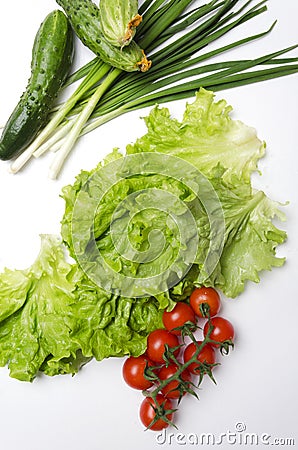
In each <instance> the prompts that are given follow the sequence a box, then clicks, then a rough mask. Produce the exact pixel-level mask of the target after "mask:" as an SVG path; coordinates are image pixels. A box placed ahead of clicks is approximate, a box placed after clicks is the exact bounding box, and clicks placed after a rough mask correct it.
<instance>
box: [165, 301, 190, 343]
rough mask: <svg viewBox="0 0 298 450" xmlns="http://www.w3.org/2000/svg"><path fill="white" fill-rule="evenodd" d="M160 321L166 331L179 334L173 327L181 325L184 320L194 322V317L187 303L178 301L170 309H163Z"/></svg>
mask: <svg viewBox="0 0 298 450" xmlns="http://www.w3.org/2000/svg"><path fill="white" fill-rule="evenodd" d="M162 321H163V324H164V326H165V327H166V329H167V330H168V331H171V332H172V333H173V334H176V335H177V336H179V335H180V334H181V331H180V330H174V329H173V328H177V327H181V326H182V325H184V324H185V323H186V322H193V323H196V318H195V313H194V311H193V309H192V308H191V307H190V306H189V305H188V304H187V303H183V302H178V303H177V304H176V305H175V307H174V309H172V311H169V312H168V311H164V313H163V315H162Z"/></svg>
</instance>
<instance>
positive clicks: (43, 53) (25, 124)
mask: <svg viewBox="0 0 298 450" xmlns="http://www.w3.org/2000/svg"><path fill="white" fill-rule="evenodd" d="M72 59H73V31H72V28H71V25H70V23H69V21H68V19H67V17H66V16H65V14H64V13H63V12H62V11H60V10H55V11H52V12H51V13H50V14H48V15H47V17H46V18H45V20H44V21H43V22H42V24H41V25H40V27H39V29H38V32H37V34H36V36H35V40H34V44H33V49H32V60H31V76H30V79H29V81H28V85H27V88H26V91H25V92H24V93H23V95H22V97H21V98H20V100H19V103H18V104H17V106H16V107H15V109H14V110H13V112H12V114H11V116H10V117H9V119H8V121H7V123H6V125H5V127H4V130H3V132H2V136H1V139H0V159H2V160H7V159H11V158H13V157H15V156H18V155H19V154H20V153H22V151H24V150H25V148H26V147H27V146H28V145H29V144H30V143H31V142H32V141H33V139H34V138H35V137H36V135H37V133H38V131H39V130H40V129H41V127H43V126H44V125H45V123H46V121H47V117H48V115H49V112H50V110H51V108H52V106H53V103H54V100H55V98H56V96H57V94H58V92H59V90H60V88H61V86H62V84H63V83H64V81H65V79H66V76H67V74H68V73H69V70H70V67H71V64H72Z"/></svg>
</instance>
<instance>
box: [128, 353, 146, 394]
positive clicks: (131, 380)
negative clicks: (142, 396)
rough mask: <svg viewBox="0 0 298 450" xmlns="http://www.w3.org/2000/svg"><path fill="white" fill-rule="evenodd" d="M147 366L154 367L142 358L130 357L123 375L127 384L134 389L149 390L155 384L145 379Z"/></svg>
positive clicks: (142, 356)
mask: <svg viewBox="0 0 298 450" xmlns="http://www.w3.org/2000/svg"><path fill="white" fill-rule="evenodd" d="M146 365H148V366H152V365H153V362H152V361H150V360H149V359H148V358H146V357H145V356H144V355H141V356H137V357H134V356H130V357H129V358H127V359H126V360H125V362H124V364H123V367H122V375H123V378H124V380H125V382H126V383H127V384H128V385H129V386H130V387H132V388H134V389H141V390H143V389H149V388H150V387H151V386H152V384H153V383H151V381H149V380H147V379H146V378H145V377H144V370H145V368H146Z"/></svg>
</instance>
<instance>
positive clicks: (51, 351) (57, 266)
mask: <svg viewBox="0 0 298 450" xmlns="http://www.w3.org/2000/svg"><path fill="white" fill-rule="evenodd" d="M70 268H71V266H70V265H69V264H68V263H67V262H66V261H65V259H64V254H63V249H62V248H61V242H60V240H59V239H58V238H56V237H54V236H47V235H42V236H41V251H40V254H39V256H38V258H37V259H36V261H35V263H34V264H33V265H32V266H31V267H30V268H29V269H28V270H25V271H23V273H22V276H23V277H24V279H25V280H27V282H26V283H24V284H23V289H22V290H20V291H19V295H22V298H21V299H20V300H19V302H18V308H16V307H15V308H14V312H13V313H12V314H11V315H10V316H7V317H6V318H4V320H2V321H1V322H0V365H2V366H3V365H5V364H6V363H8V365H9V369H10V375H11V376H12V377H15V378H18V379H20V380H24V381H31V380H32V379H33V378H34V377H35V375H36V373H37V372H38V370H39V369H40V367H41V365H42V364H44V362H45V361H48V362H49V363H50V361H61V360H63V359H64V358H70V357H75V356H76V350H77V349H76V347H75V346H74V345H73V342H72V340H71V338H70V331H71V330H72V328H73V326H74V322H73V319H72V317H71V304H72V303H73V302H74V301H75V297H74V295H73V294H72V291H73V290H74V284H73V283H72V282H70V281H69V280H68V279H67V274H68V273H69V271H70ZM16 275H18V276H19V277H20V272H16ZM4 279H7V272H4ZM1 280H3V276H1ZM1 285H3V283H1ZM1 285H0V289H1ZM0 292H1V294H2V295H1V297H0V298H2V297H3V291H2V289H1V291H0ZM5 293H6V295H7V299H6V301H7V302H11V304H12V305H16V303H15V299H14V287H13V285H10V289H9V288H7V286H6V289H5ZM1 309H2V301H1ZM11 312H12V311H11Z"/></svg>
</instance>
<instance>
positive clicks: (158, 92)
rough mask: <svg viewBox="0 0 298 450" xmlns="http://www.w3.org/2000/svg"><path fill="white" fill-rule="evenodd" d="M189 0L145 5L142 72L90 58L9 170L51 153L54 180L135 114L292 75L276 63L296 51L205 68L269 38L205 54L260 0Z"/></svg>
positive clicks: (293, 67) (292, 64) (256, 11)
mask: <svg viewBox="0 0 298 450" xmlns="http://www.w3.org/2000/svg"><path fill="white" fill-rule="evenodd" d="M192 3H197V2H193V0H168V1H166V0H145V2H144V3H143V4H142V5H141V6H140V8H139V14H141V15H142V17H143V20H142V22H141V24H140V25H139V26H138V27H137V31H136V35H135V40H136V42H137V43H138V44H139V45H140V47H142V48H144V49H145V51H146V54H148V57H149V58H150V60H151V61H152V67H151V68H150V70H149V71H148V72H145V73H140V72H125V71H122V70H120V69H117V68H113V67H112V66H110V65H109V64H107V63H104V62H103V61H101V60H100V58H99V57H95V58H94V59H93V60H92V61H90V62H88V63H87V64H86V65H84V66H83V67H81V68H80V69H79V70H78V71H76V72H75V73H73V74H72V75H71V76H70V77H69V78H68V80H67V81H66V83H65V87H66V86H70V85H71V84H72V83H74V82H77V81H79V80H81V83H80V85H79V86H78V88H77V89H76V90H75V91H74V92H73V94H72V95H71V96H70V98H69V99H68V100H67V101H66V102H65V103H63V104H62V105H60V106H58V107H57V108H56V110H55V111H53V113H52V116H51V119H50V121H49V123H48V124H47V126H46V127H45V128H44V129H43V130H42V131H41V133H40V134H39V135H38V136H37V138H36V139H35V141H34V142H33V143H32V144H31V145H30V146H29V147H28V148H27V149H26V150H25V152H24V153H22V154H21V155H20V156H19V157H18V158H17V159H16V160H15V161H14V162H13V163H12V165H11V172H13V173H15V172H17V171H19V170H20V169H21V168H22V167H23V166H24V165H25V164H26V163H27V161H28V160H29V159H30V158H31V157H32V156H34V157H38V156H40V155H42V154H43V153H44V152H46V151H48V150H51V151H53V152H55V155H54V159H53V162H52V164H51V167H50V173H49V176H50V177H51V178H53V179H55V178H56V177H57V176H58V175H59V173H60V171H61V169H62V167H63V164H64V162H65V161H66V159H67V156H68V155H69V153H70V152H71V150H72V148H73V147H74V145H75V143H76V141H77V139H78V138H79V137H80V136H82V135H84V134H86V133H88V132H90V131H92V130H94V129H95V128H97V127H99V126H100V125H102V124H104V123H106V122H108V121H110V120H112V119H114V118H116V117H118V116H120V115H121V114H124V113H127V112H130V111H133V110H137V109H140V108H144V107H148V106H152V105H155V104H156V103H159V104H161V103H165V102H170V101H175V100H179V99H185V98H189V97H191V96H193V95H195V93H196V92H197V91H198V90H199V89H200V88H201V87H204V88H207V89H210V90H212V91H220V90H223V89H230V88H233V87H239V86H243V85H247V84H251V83H256V82H260V81H266V80H269V79H273V78H277V77H283V76H286V75H290V74H294V73H297V72H298V58H297V57H292V58H289V57H287V58H285V57H282V56H283V55H285V54H286V53H288V52H290V51H292V50H294V49H295V48H296V47H297V45H292V46H290V47H287V48H284V49H281V50H277V51H275V52H272V53H268V54H266V55H263V56H261V57H258V58H256V59H245V60H227V61H219V62H210V60H212V59H213V58H215V57H217V56H218V55H222V54H224V53H226V52H228V51H230V50H231V49H233V48H236V47H240V46H242V45H244V44H247V43H249V42H252V41H255V40H257V39H260V38H262V37H264V36H266V35H267V34H269V33H270V32H271V31H272V30H273V28H274V25H275V23H276V22H274V23H273V24H272V26H271V27H270V28H269V29H268V30H265V31H263V32H261V33H258V34H255V35H250V36H247V37H245V38H243V39H241V40H238V41H234V42H232V43H230V44H228V45H224V46H221V47H218V48H216V49H214V50H210V51H207V50H206V49H207V48H208V46H209V45H210V44H212V43H213V42H215V41H216V40H218V39H220V38H221V37H222V36H224V35H226V34H227V33H229V32H230V31H231V30H233V29H234V28H236V27H238V26H241V25H243V24H245V23H246V22H248V21H250V20H251V19H253V18H255V17H257V16H258V15H260V14H262V13H263V12H265V11H266V10H267V7H266V5H265V3H266V0H263V1H261V2H258V3H257V4H254V5H251V4H252V3H253V1H252V0H248V1H246V2H243V1H241V0H212V1H210V2H208V3H206V4H203V5H200V6H196V7H194V8H192Z"/></svg>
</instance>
